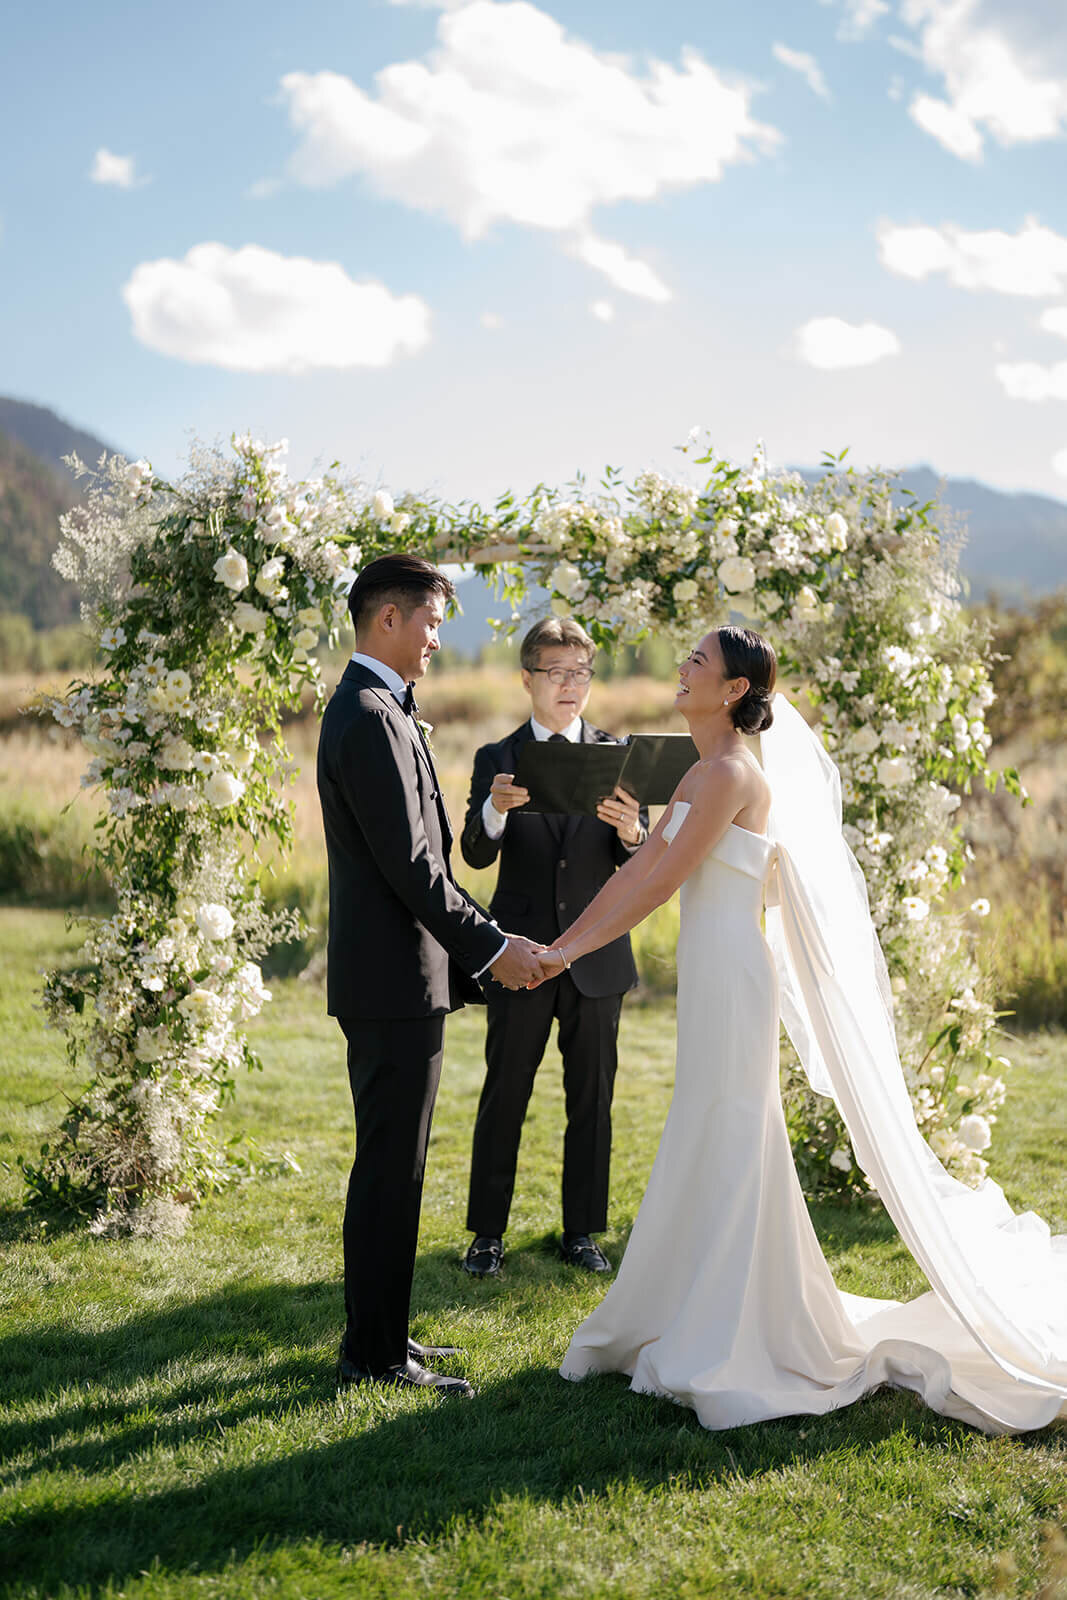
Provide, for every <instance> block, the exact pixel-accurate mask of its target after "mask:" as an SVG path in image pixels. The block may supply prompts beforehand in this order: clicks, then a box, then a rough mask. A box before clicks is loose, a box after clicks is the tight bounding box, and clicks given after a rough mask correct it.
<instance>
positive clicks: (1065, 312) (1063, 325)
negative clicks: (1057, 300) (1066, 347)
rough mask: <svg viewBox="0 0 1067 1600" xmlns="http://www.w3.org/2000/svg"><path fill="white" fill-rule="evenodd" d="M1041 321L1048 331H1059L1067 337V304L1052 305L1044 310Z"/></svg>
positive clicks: (1062, 335)
mask: <svg viewBox="0 0 1067 1600" xmlns="http://www.w3.org/2000/svg"><path fill="white" fill-rule="evenodd" d="M1040 321H1041V326H1042V327H1043V328H1044V330H1045V332H1046V333H1058V334H1059V335H1060V336H1061V337H1062V338H1064V339H1067V306H1050V307H1049V309H1048V310H1047V311H1042V313H1041V318H1040Z"/></svg>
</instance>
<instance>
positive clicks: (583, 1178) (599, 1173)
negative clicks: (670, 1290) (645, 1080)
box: [460, 719, 648, 1239]
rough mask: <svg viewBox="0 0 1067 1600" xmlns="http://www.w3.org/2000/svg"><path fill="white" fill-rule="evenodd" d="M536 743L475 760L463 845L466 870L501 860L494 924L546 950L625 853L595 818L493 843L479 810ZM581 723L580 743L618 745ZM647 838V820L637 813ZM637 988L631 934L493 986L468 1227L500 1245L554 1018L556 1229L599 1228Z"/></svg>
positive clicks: (529, 823)
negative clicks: (559, 1112)
mask: <svg viewBox="0 0 1067 1600" xmlns="http://www.w3.org/2000/svg"><path fill="white" fill-rule="evenodd" d="M533 737H534V732H533V728H532V727H531V725H530V723H529V722H524V723H523V724H522V726H521V727H519V728H516V729H515V730H514V732H513V733H510V734H508V736H507V738H505V739H501V740H500V741H499V742H498V743H496V744H487V745H483V746H482V748H481V749H480V750H479V751H478V752H477V754H476V756H475V758H474V771H473V775H472V777H471V789H470V799H469V801H468V803H467V817H466V821H465V823H464V826H463V833H462V836H461V839H460V847H461V849H462V851H463V857H464V860H465V861H467V862H469V864H470V865H471V866H472V867H488V866H491V865H492V863H493V862H494V861H496V859H497V857H498V856H499V859H500V869H499V873H498V876H497V885H496V892H495V893H494V895H493V898H492V900H491V902H490V907H489V909H490V911H491V913H492V915H493V916H494V917H496V918H498V920H500V922H501V926H502V927H506V928H507V929H508V930H509V932H515V933H521V934H525V936H526V937H527V938H528V939H535V940H537V941H538V942H540V943H542V944H551V942H552V941H553V940H554V939H557V938H558V937H559V935H560V934H561V933H562V932H563V931H564V930H565V929H566V928H568V927H569V926H570V924H571V923H572V922H573V921H574V920H575V918H576V917H577V916H579V915H580V913H581V912H582V911H584V910H585V907H586V906H587V905H588V904H589V902H590V900H592V899H593V897H594V896H595V895H596V893H597V891H598V890H599V889H600V888H602V886H603V885H604V884H605V883H606V882H607V881H608V879H609V878H610V877H611V876H612V874H613V873H614V871H615V869H616V867H619V866H621V865H622V864H623V862H625V861H627V860H629V858H630V856H631V854H632V853H633V852H632V851H631V850H628V849H627V848H626V846H625V845H624V844H623V843H622V841H621V839H620V838H619V836H618V833H617V832H616V831H615V829H614V828H612V827H610V826H609V825H608V824H607V823H606V822H601V821H600V819H599V817H590V816H585V815H582V816H553V815H546V814H545V813H541V812H526V811H518V810H516V811H509V812H508V813H507V823H506V825H505V828H504V833H503V836H502V837H501V838H499V839H491V838H490V837H489V835H488V834H487V833H486V831H485V826H484V822H483V817H482V810H483V806H484V804H485V801H486V799H487V797H488V795H489V791H490V789H491V787H492V783H493V779H494V777H495V776H496V775H497V773H498V772H515V771H516V769H517V767H518V764H519V755H520V753H521V751H522V747H523V745H524V744H526V743H527V741H528V740H530V739H532V738H533ZM616 742H617V741H616V740H615V739H614V737H613V736H612V735H611V734H610V733H605V732H604V730H603V729H602V728H596V727H594V726H593V724H592V723H590V722H586V721H585V720H584V719H583V721H582V743H583V744H615V743H616ZM641 823H642V827H643V828H644V830H645V831H646V833H647V830H648V813H647V812H646V811H642V812H641ZM636 982H637V969H636V968H635V966H634V959H633V952H632V951H631V948H630V940H629V936H628V935H625V934H624V935H623V937H622V938H621V939H614V940H613V941H612V942H611V944H607V945H604V946H602V948H601V949H599V950H595V951H593V953H592V954H591V955H588V956H583V957H582V959H581V960H580V961H576V962H574V964H573V966H572V967H571V969H570V971H569V972H564V973H563V974H562V976H561V977H559V978H558V979H556V980H555V981H554V982H552V983H544V984H542V985H541V986H540V987H539V988H537V989H533V990H525V989H520V990H517V991H510V990H507V989H503V988H501V986H500V985H499V984H490V985H489V986H488V989H487V991H486V998H487V1002H488V1010H489V1026H488V1031H487V1034H486V1046H485V1063H486V1076H485V1084H484V1087H483V1089H482V1095H481V1100H480V1102H479V1106H478V1116H477V1120H476V1122H475V1129H474V1145H473V1150H472V1153H471V1179H470V1198H469V1204H468V1210H467V1226H468V1228H470V1229H471V1230H472V1232H473V1233H475V1234H485V1235H487V1236H488V1237H489V1238H496V1239H499V1238H502V1237H503V1235H504V1232H505V1229H506V1228H507V1222H508V1212H509V1210H510V1207H511V1196H512V1191H513V1189H514V1185H515V1168H516V1164H517V1161H518V1154H519V1142H520V1138H521V1135H522V1124H523V1119H524V1118H525V1115H526V1107H527V1105H528V1103H529V1099H530V1095H531V1093H532V1091H533V1083H534V1076H535V1074H536V1072H537V1069H538V1067H539V1065H540V1063H541V1058H542V1056H543V1055H544V1051H545V1046H546V1045H547V1043H548V1037H549V1034H550V1032H551V1029H552V1020H553V1018H554V1017H556V1018H558V1020H559V1046H560V1053H561V1055H562V1056H563V1085H564V1093H565V1097H566V1103H567V1131H566V1134H565V1137H564V1145H563V1227H564V1230H565V1232H567V1233H570V1234H588V1233H599V1232H601V1231H602V1230H603V1229H604V1228H605V1227H606V1226H607V1205H608V1174H609V1165H610V1160H611V1099H612V1094H613V1092H614V1087H615V1069H616V1065H617V1060H618V1056H617V1035H618V1027H619V1014H620V1011H621V1008H622V997H623V995H624V994H625V993H626V992H627V990H629V989H632V988H633V987H634V985H635V984H636Z"/></svg>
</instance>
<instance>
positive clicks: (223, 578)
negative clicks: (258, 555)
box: [214, 545, 248, 594]
mask: <svg viewBox="0 0 1067 1600" xmlns="http://www.w3.org/2000/svg"><path fill="white" fill-rule="evenodd" d="M214 572H215V582H216V583H224V584H225V585H226V587H227V589H232V590H233V592H234V594H239V593H240V591H241V590H242V589H244V588H247V586H248V562H247V561H246V560H245V558H244V556H243V555H242V554H241V552H240V551H239V550H235V549H234V548H233V545H231V546H230V548H229V549H228V550H227V552H226V554H225V555H224V556H219V559H218V560H217V561H216V562H215V567H214Z"/></svg>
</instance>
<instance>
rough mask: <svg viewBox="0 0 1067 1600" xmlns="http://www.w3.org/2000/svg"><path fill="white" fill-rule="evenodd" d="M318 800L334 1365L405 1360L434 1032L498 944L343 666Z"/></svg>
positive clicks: (354, 666)
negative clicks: (341, 1039)
mask: <svg viewBox="0 0 1067 1600" xmlns="http://www.w3.org/2000/svg"><path fill="white" fill-rule="evenodd" d="M318 786H319V797H320V799H321V802H322V815H323V823H324V826H325V831H326V851H327V856H328V860H329V870H330V929H329V941H328V945H327V1009H328V1010H329V1013H330V1015H331V1016H334V1017H336V1018H337V1019H338V1021H339V1023H340V1025H341V1028H342V1029H343V1031H344V1034H345V1038H346V1039H347V1041H348V1072H349V1080H350V1083H351V1086H352V1098H353V1102H354V1104H355V1112H356V1157H355V1162H354V1163H353V1167H352V1175H351V1178H350V1180H349V1186H348V1199H347V1203H346V1207H345V1221H344V1256H345V1305H346V1311H347V1318H348V1321H347V1329H346V1334H345V1348H346V1353H347V1356H348V1359H349V1360H350V1361H351V1362H352V1363H354V1364H355V1365H356V1366H357V1367H360V1368H362V1369H364V1370H366V1371H369V1372H372V1373H381V1372H384V1371H385V1370H386V1369H387V1368H388V1367H391V1366H395V1365H397V1364H399V1363H403V1362H404V1361H405V1360H406V1358H407V1335H408V1310H409V1303H410V1297H411V1280H412V1274H413V1270H414V1263H415V1249H416V1245H417V1243H418V1231H419V1209H420V1205H421V1201H422V1179H423V1170H424V1166H425V1160H426V1145H427V1141H428V1138H429V1132H430V1120H431V1117H432V1114H433V1105H434V1099H435V1097H436V1094H437V1084H438V1080H439V1077H440V1071H441V1056H442V1050H443V1044H444V1019H445V1016H446V1014H447V1013H448V1012H449V1011H454V1010H455V1009H456V1008H457V1007H458V1006H461V1005H463V1004H464V1002H465V1001H468V1000H473V1001H481V1000H483V999H484V996H483V994H482V992H481V990H480V988H479V986H478V984H477V983H476V982H475V981H474V979H473V977H472V976H471V974H473V973H476V972H480V971H481V970H482V968H484V967H485V965H486V963H487V962H491V961H493V960H495V959H496V956H497V955H498V954H499V952H500V949H501V945H502V943H503V935H502V934H501V932H500V930H499V929H498V928H496V927H495V926H494V925H493V924H492V923H491V922H490V921H489V919H488V917H487V916H486V914H485V913H484V912H483V911H482V910H481V909H480V907H478V906H477V905H476V904H475V903H474V901H473V900H472V899H471V898H470V896H469V895H467V894H466V893H464V891H463V890H462V889H460V888H459V886H458V885H457V884H456V883H455V881H454V880H453V877H452V871H451V868H450V866H449V859H448V857H449V851H450V849H451V845H452V830H451V827H450V825H449V820H448V815H447V813H446V811H445V805H444V800H443V798H442V795H441V788H440V784H439V783H438V781H437V774H436V772H435V770H434V765H433V759H432V757H431V755H430V752H429V750H428V749H427V747H426V744H425V741H424V740H423V738H422V735H421V733H420V731H419V728H418V726H417V723H416V721H415V719H414V717H413V716H411V715H409V714H407V713H405V711H404V710H403V709H402V707H401V706H400V704H399V703H398V701H397V700H396V698H395V696H394V695H393V694H392V693H391V691H390V690H389V689H388V688H387V687H386V685H385V683H384V682H382V681H381V680H380V679H379V678H377V677H376V676H375V675H374V673H373V672H371V671H370V670H369V669H367V668H366V667H364V666H362V665H361V664H360V663H358V662H349V664H348V666H347V667H346V669H345V672H344V676H343V677H342V679H341V681H340V683H339V684H338V686H337V689H336V691H335V693H334V695H333V696H332V698H331V700H330V702H329V705H328V706H327V707H326V712H325V715H324V717H323V722H322V731H321V734H320V738H319V755H318Z"/></svg>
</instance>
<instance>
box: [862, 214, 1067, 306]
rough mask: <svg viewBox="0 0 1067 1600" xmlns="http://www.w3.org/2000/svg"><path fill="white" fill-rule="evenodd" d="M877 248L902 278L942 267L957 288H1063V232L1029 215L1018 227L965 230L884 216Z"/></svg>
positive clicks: (1066, 272)
mask: <svg viewBox="0 0 1067 1600" xmlns="http://www.w3.org/2000/svg"><path fill="white" fill-rule="evenodd" d="M878 253H879V257H880V259H881V262H882V265H883V266H885V267H888V269H889V271H890V272H895V273H897V274H898V276H900V277H902V278H915V279H921V278H928V277H929V276H930V275H931V274H932V273H936V272H943V273H945V275H946V277H947V278H948V281H949V282H950V283H954V284H955V285H956V286H957V287H958V288H960V289H995V290H996V291H997V292H998V293H999V294H1020V295H1054V294H1062V293H1063V291H1064V289H1065V288H1067V238H1064V236H1063V235H1062V234H1058V233H1053V232H1052V230H1051V229H1049V228H1043V227H1042V226H1041V225H1040V223H1038V222H1037V221H1036V220H1035V219H1034V218H1033V217H1031V218H1029V219H1028V220H1027V221H1026V223H1024V225H1023V227H1022V228H1020V230H1019V232H1018V233H1003V232H1001V231H999V230H998V229H995V228H990V229H986V230H984V231H982V232H977V233H968V232H967V231H966V230H965V229H964V228H958V227H956V225H955V224H954V223H951V222H950V223H945V224H943V226H941V227H940V228H927V227H898V226H896V224H895V223H892V222H885V223H882V224H881V226H880V227H879V229H878Z"/></svg>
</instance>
